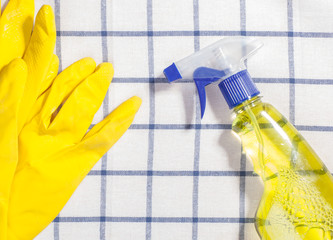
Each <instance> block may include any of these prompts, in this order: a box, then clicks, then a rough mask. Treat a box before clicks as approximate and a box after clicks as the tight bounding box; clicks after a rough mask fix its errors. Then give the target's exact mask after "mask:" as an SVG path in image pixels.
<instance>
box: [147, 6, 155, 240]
mask: <svg viewBox="0 0 333 240" xmlns="http://www.w3.org/2000/svg"><path fill="white" fill-rule="evenodd" d="M152 31H153V1H152V0H147V36H148V39H147V40H148V42H147V44H148V68H149V69H148V72H149V78H150V79H154V39H153V37H152V36H151V35H149V32H152ZM149 107H150V110H149V124H154V123H155V83H154V81H153V80H152V81H150V85H149ZM153 158H154V129H149V133H148V162H147V170H148V171H152V170H153ZM146 191H147V193H146V194H147V199H146V219H147V220H148V221H147V222H146V240H150V239H151V229H152V225H151V221H149V220H150V219H152V200H153V199H152V198H153V194H152V192H153V177H152V175H148V176H147V187H146Z"/></svg>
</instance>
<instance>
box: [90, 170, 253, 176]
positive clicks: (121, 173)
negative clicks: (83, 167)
mask: <svg viewBox="0 0 333 240" xmlns="http://www.w3.org/2000/svg"><path fill="white" fill-rule="evenodd" d="M89 175H92V176H99V175H108V176H159V177H170V176H172V177H175V176H178V177H179V176H180V177H189V176H200V177H245V176H246V177H251V176H253V177H256V176H257V175H256V174H255V173H254V172H253V171H245V170H244V171H125V170H106V171H99V170H92V171H90V173H89Z"/></svg>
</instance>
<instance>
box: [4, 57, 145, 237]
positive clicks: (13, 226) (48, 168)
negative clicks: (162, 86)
mask: <svg viewBox="0 0 333 240" xmlns="http://www.w3.org/2000/svg"><path fill="white" fill-rule="evenodd" d="M112 76H113V67H112V65H111V64H110V63H103V64H101V65H99V66H98V67H97V68H96V64H95V62H94V61H93V60H92V59H91V58H85V59H82V60H80V61H78V62H76V63H74V64H73V65H71V66H70V67H68V68H67V69H65V70H64V71H63V72H62V73H60V74H59V75H58V76H57V77H56V79H55V80H54V82H53V84H52V86H51V87H50V88H49V89H48V90H47V91H45V93H44V94H42V95H41V96H40V97H39V98H38V100H37V101H36V103H35V105H34V108H33V112H32V113H31V114H30V117H29V118H30V119H31V120H30V121H29V122H28V123H27V124H26V125H25V126H24V128H23V129H22V131H21V134H20V136H19V164H18V166H17V169H16V173H15V177H14V181H13V185H12V191H11V196H10V205H9V213H8V219H9V220H8V222H9V223H8V231H9V238H8V239H33V238H34V237H35V236H36V235H37V234H38V233H39V232H40V231H42V230H43V229H44V228H45V227H46V226H47V225H48V224H49V223H50V222H51V221H52V220H53V219H54V218H55V217H56V216H57V214H58V213H59V212H60V210H61V209H62V208H63V206H64V205H65V203H66V202H67V201H68V199H69V198H70V196H71V195H72V194H73V192H74V190H75V189H76V188H77V186H78V185H79V184H80V182H81V181H82V180H83V178H84V177H85V176H86V175H87V174H88V172H89V171H90V169H91V168H92V167H93V166H94V165H95V164H96V162H97V161H98V160H99V159H100V158H101V157H102V156H103V155H104V154H105V153H106V152H107V151H108V150H109V149H110V147H111V146H112V145H113V144H114V143H115V142H116V141H117V140H118V139H119V138H120V137H121V136H122V135H123V134H124V132H125V131H126V130H127V129H128V127H129V126H130V124H131V123H132V121H133V119H134V116H135V114H136V112H137V111H138V109H139V107H140V105H141V99H140V98H138V97H133V98H131V99H129V100H127V101H126V102H124V103H123V104H121V105H120V106H119V107H118V108H117V109H116V110H114V111H113V112H112V113H111V114H110V115H108V116H107V117H106V118H105V119H104V120H103V121H101V122H100V123H98V124H96V125H95V126H94V127H93V128H92V129H91V130H90V131H89V132H88V133H87V131H88V128H89V126H90V125H91V122H92V120H93V117H94V115H95V113H96V112H97V110H98V109H99V107H100V106H101V104H102V102H103V99H104V96H105V94H106V93H107V90H108V87H109V84H110V82H111V79H112ZM27 223H29V224H27Z"/></svg>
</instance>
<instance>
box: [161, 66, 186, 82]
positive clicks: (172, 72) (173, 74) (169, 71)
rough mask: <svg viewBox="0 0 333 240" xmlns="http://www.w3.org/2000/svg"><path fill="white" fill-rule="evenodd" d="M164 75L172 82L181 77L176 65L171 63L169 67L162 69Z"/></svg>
mask: <svg viewBox="0 0 333 240" xmlns="http://www.w3.org/2000/svg"><path fill="white" fill-rule="evenodd" d="M163 73H164V76H165V77H166V78H167V79H168V81H169V82H173V81H175V80H178V79H181V78H182V75H180V72H179V70H178V68H177V66H176V64H174V63H173V64H171V65H170V66H169V67H167V68H166V69H164V71H163Z"/></svg>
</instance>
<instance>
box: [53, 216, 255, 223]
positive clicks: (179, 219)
mask: <svg viewBox="0 0 333 240" xmlns="http://www.w3.org/2000/svg"><path fill="white" fill-rule="evenodd" d="M55 221H57V222H99V221H100V217H58V218H56V219H55ZM105 222H130V223H136V222H145V223H152V222H154V223H193V222H199V223H254V218H196V219H193V218H190V217H163V218H162V217H152V218H149V219H148V220H147V218H145V217H105Z"/></svg>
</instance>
